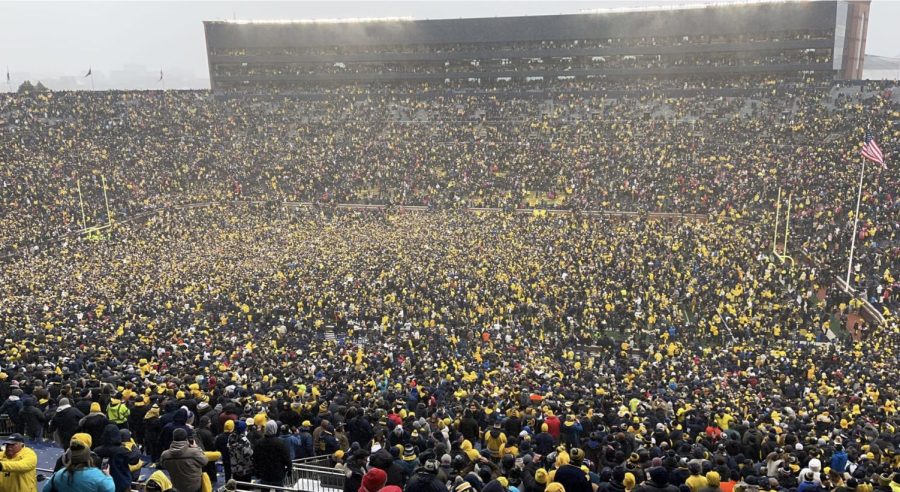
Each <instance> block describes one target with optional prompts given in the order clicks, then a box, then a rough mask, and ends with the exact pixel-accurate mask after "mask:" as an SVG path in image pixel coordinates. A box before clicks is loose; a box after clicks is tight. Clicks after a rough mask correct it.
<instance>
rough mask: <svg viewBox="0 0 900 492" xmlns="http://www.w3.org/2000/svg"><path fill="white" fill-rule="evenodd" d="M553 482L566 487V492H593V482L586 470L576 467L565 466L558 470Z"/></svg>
mask: <svg viewBox="0 0 900 492" xmlns="http://www.w3.org/2000/svg"><path fill="white" fill-rule="evenodd" d="M553 480H554V481H555V482H559V483H561V484H562V486H563V487H565V489H566V492H593V487H591V481H590V480H588V478H587V475H585V474H584V470H582V469H581V468H578V467H577V466H575V465H563V466H561V467H559V469H558V470H556V475H554V477H553Z"/></svg>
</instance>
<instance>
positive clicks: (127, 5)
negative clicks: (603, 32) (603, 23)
mask: <svg viewBox="0 0 900 492" xmlns="http://www.w3.org/2000/svg"><path fill="white" fill-rule="evenodd" d="M708 1H709V0H692V1H690V2H673V1H666V0H660V1H654V0H648V1H646V2H644V1H635V0H632V1H600V0H594V1H583V2H573V1H558V2H547V1H521V0H519V1H500V2H497V1H482V2H473V1H465V2H463V1H458V2H454V1H445V2H413V1H406V2H403V1H390V2H387V1H354V2H350V1H336V0H332V1H328V2H221V1H208V2H187V1H185V2H176V1H170V2H127V1H119V2H40V1H28V2H6V1H3V0H0V70H2V71H3V73H4V75H3V76H2V77H3V78H5V71H6V67H7V66H8V67H9V72H10V75H11V78H12V86H13V87H15V86H17V85H18V84H19V83H20V82H21V81H22V80H25V79H31V80H32V81H34V80H42V81H44V83H45V84H46V85H47V86H48V87H50V88H52V89H63V88H75V87H82V88H90V79H85V78H83V75H84V74H85V72H87V70H88V68H89V67H90V68H91V69H92V70H93V73H94V82H95V84H96V88H97V89H101V88H122V89H131V88H141V89H146V88H162V87H163V85H164V84H165V86H166V88H208V87H209V76H208V68H207V63H206V51H205V42H204V38H203V25H202V21H203V20H221V19H230V18H233V17H236V18H238V19H311V18H346V17H393V16H410V17H414V18H417V19H428V18H431V19H435V18H456V17H492V16H507V15H539V14H559V13H578V12H580V11H583V10H586V9H594V8H614V7H623V6H636V5H662V4H671V3H708ZM898 19H900V2H895V1H891V0H875V1H873V2H872V10H871V19H870V21H869V38H868V45H867V49H866V51H867V53H870V54H876V55H884V56H897V55H900V30H898V29H897V27H896V23H897V20H898ZM160 70H163V72H164V74H165V78H164V81H163V82H159V81H158V80H159V72H160ZM5 89H6V84H4V87H3V90H5Z"/></svg>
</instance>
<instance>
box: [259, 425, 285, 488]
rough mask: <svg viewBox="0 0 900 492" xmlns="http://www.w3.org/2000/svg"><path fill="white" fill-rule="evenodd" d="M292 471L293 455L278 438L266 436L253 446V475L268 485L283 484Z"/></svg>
mask: <svg viewBox="0 0 900 492" xmlns="http://www.w3.org/2000/svg"><path fill="white" fill-rule="evenodd" d="M290 470H291V454H290V451H288V448H287V446H285V444H284V442H283V441H282V440H281V439H278V437H276V436H265V437H263V438H262V439H260V440H258V441H257V442H256V445H254V446H253V472H254V473H253V474H254V475H255V476H256V478H258V479H260V480H262V481H264V482H266V483H281V482H283V481H284V477H285V475H287V473H288V472H289V471H290Z"/></svg>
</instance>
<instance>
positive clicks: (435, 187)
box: [0, 79, 900, 305]
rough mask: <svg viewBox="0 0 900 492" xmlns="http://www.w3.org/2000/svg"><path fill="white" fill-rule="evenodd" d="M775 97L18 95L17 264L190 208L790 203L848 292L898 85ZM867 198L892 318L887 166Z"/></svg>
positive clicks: (8, 159)
mask: <svg viewBox="0 0 900 492" xmlns="http://www.w3.org/2000/svg"><path fill="white" fill-rule="evenodd" d="M771 82H772V83H773V84H774V83H775V82H776V81H774V80H772V81H771ZM760 83H761V82H760V81H758V80H749V79H748V80H747V81H746V85H747V86H748V87H749V86H755V87H758V93H756V94H755V95H752V96H743V97H729V98H723V97H717V96H709V95H707V96H703V95H698V96H695V97H690V98H681V99H673V98H666V97H663V96H658V95H656V96H655V95H652V94H642V95H640V96H639V97H633V98H620V99H607V98H603V97H599V96H579V95H578V93H577V92H566V93H558V94H553V95H552V98H551V99H546V98H544V99H541V98H503V97H498V94H499V93H483V94H479V95H475V94H470V93H449V94H445V95H440V94H436V93H431V94H430V96H429V97H428V98H417V97H415V94H414V93H409V92H401V94H402V95H399V96H398V95H394V96H391V95H390V93H378V92H377V91H373V92H370V93H358V92H354V91H352V90H350V91H347V93H342V92H341V91H340V90H336V91H335V93H334V94H332V95H330V96H328V97H327V98H326V99H324V100H316V101H305V100H296V99H293V100H283V101H274V102H273V101H271V100H252V99H251V100H247V99H240V100H234V99H233V100H228V101H215V100H213V99H212V98H211V97H210V96H209V94H207V93H200V92H183V93H182V92H179V93H165V94H162V93H153V92H150V93H100V94H98V93H42V94H38V95H35V94H31V95H6V96H4V99H3V100H2V103H0V108H2V109H0V134H2V137H3V138H2V139H0V156H2V168H0V182H2V184H0V186H2V190H3V193H2V194H0V212H2V214H0V244H2V246H3V248H4V250H5V251H6V252H7V253H8V252H11V251H15V250H16V249H18V250H21V249H23V248H25V247H26V246H27V245H29V244H33V243H35V242H39V241H40V240H44V239H47V238H50V237H54V236H58V235H60V234H63V233H65V232H67V231H74V230H79V229H81V228H82V225H86V226H88V227H90V226H96V225H102V224H105V223H107V222H108V221H109V219H110V218H112V219H113V220H115V219H122V218H125V217H131V216H134V215H135V214H138V213H140V212H142V211H146V210H149V209H154V208H159V207H163V206H167V205H171V204H176V203H193V202H203V201H209V200H216V201H222V200H247V199H261V200H271V201H301V202H313V203H319V204H326V205H327V204H333V203H380V204H404V205H426V206H429V207H432V208H439V209H453V208H459V207H466V206H468V207H485V206H487V207H501V208H506V209H509V208H522V207H530V206H541V207H550V208H571V209H576V210H598V209H602V210H615V211H639V212H648V211H649V212H686V213H703V214H709V213H711V214H727V215H729V216H733V217H739V218H744V219H747V220H755V221H768V222H769V223H770V224H771V220H772V218H773V215H774V214H773V210H774V208H775V201H776V196H777V191H778V189H779V188H783V189H784V192H785V196H787V195H789V194H790V193H793V197H794V202H795V203H794V206H793V208H792V221H791V224H792V226H793V227H796V228H797V232H796V233H795V234H794V235H793V237H794V240H793V241H792V242H791V244H789V249H790V250H793V251H800V250H806V251H807V253H808V254H810V255H812V256H813V257H814V258H815V259H816V260H817V261H819V262H820V264H821V265H822V266H823V268H828V269H833V270H834V271H835V272H837V271H839V270H840V267H841V265H842V264H846V258H847V253H848V250H849V244H850V233H851V231H850V227H849V225H850V224H852V220H850V217H849V216H848V213H850V212H851V211H852V209H853V206H854V198H855V196H854V193H853V192H854V188H855V185H856V183H857V180H858V168H859V165H860V157H859V152H858V149H859V147H858V146H859V145H860V143H861V141H862V137H863V131H864V129H865V128H868V129H870V130H872V131H874V132H875V134H876V138H877V139H878V140H879V143H880V145H881V146H882V147H883V148H884V149H885V152H886V153H887V155H888V160H889V161H890V160H891V158H892V156H891V153H892V151H893V148H894V147H895V146H896V139H897V138H898V133H897V132H898V130H897V127H896V125H897V115H898V112H897V111H898V108H897V105H898V103H897V98H896V97H895V96H894V93H893V91H892V90H891V88H890V87H889V86H883V85H882V86H869V87H868V88H864V90H863V91H861V92H860V91H856V90H847V89H846V88H841V87H835V88H834V89H833V90H821V89H816V88H812V87H807V88H804V86H803V85H802V84H800V85H798V84H791V85H787V86H779V85H767V83H765V82H762V85H761V86H759V85H755V84H760ZM559 85H560V87H565V88H567V89H569V90H574V89H577V88H578V87H579V86H584V84H583V83H575V82H571V83H563V82H561V83H560V84H559ZM769 87H771V89H767V88H769ZM104 183H105V187H106V190H104ZM865 183H866V187H865V190H866V191H865V194H864V198H863V204H862V229H861V231H860V232H859V234H860V236H859V239H860V241H859V242H860V244H859V253H858V254H859V258H860V260H861V261H860V262H859V271H858V272H857V274H856V275H855V276H854V279H852V280H853V283H854V284H855V285H858V286H860V287H861V288H862V289H864V290H865V291H866V297H867V298H869V299H870V300H872V301H873V302H874V303H875V304H882V303H886V304H888V305H890V304H894V303H896V301H897V296H898V295H900V289H898V288H897V281H896V279H895V274H896V272H897V252H898V250H897V248H898V244H897V230H898V229H900V226H898V224H900V218H898V215H897V214H898V210H900V206H898V197H897V196H896V195H897V193H896V191H895V190H896V189H897V188H898V171H897V167H896V166H888V168H887V169H884V170H881V169H877V168H874V167H872V166H870V167H869V168H868V171H867V173H866V177H865ZM79 186H80V190H81V196H82V197H83V199H82V200H80V199H79V194H78V189H79ZM104 191H106V197H104ZM107 200H108V203H109V212H107V210H106V203H107ZM82 204H83V211H84V212H83V213H82Z"/></svg>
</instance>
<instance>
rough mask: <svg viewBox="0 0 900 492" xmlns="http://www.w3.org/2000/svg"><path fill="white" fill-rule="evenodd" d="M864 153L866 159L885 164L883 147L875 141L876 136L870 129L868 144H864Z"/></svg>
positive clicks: (867, 135) (867, 138) (867, 137)
mask: <svg viewBox="0 0 900 492" xmlns="http://www.w3.org/2000/svg"><path fill="white" fill-rule="evenodd" d="M862 155H863V157H865V158H866V159H869V160H870V161H872V162H877V163H879V164H881V165H882V166H884V154H882V153H881V148H880V147H879V146H878V144H877V143H875V137H874V136H873V135H872V132H870V131H868V130H866V144H865V145H863V148H862ZM884 167H886V166H884Z"/></svg>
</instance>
